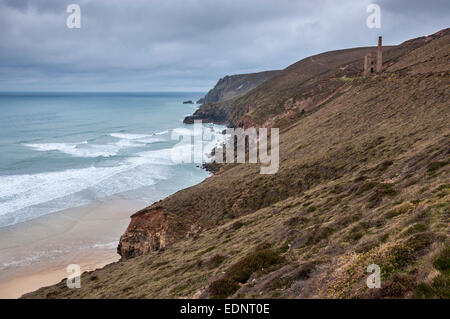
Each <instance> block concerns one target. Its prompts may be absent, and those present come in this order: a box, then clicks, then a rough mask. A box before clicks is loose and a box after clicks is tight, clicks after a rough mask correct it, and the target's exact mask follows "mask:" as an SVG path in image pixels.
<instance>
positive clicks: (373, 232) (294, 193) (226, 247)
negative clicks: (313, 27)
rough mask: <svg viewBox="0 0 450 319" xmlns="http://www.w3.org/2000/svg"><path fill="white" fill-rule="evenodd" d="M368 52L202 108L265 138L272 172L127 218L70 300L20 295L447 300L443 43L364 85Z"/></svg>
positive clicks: (449, 189)
mask: <svg viewBox="0 0 450 319" xmlns="http://www.w3.org/2000/svg"><path fill="white" fill-rule="evenodd" d="M370 50H372V48H358V49H349V50H342V51H334V52H327V53H324V54H321V55H317V56H314V57H310V58H307V59H304V60H302V61H300V62H297V63H296V64H294V65H292V66H290V67H288V68H286V69H285V70H283V71H282V72H281V73H279V74H278V75H276V76H274V77H273V78H271V79H269V80H268V81H266V82H264V83H263V84H261V85H260V86H258V87H257V88H256V89H254V90H251V91H250V92H248V93H247V94H245V95H243V96H240V97H238V98H237V99H235V100H234V101H233V102H232V103H230V102H227V103H225V104H224V103H223V102H219V103H216V104H209V105H208V106H207V108H203V111H205V110H210V108H211V110H212V109H214V108H215V110H216V112H218V114H220V115H221V116H223V117H222V118H221V120H223V121H224V122H226V123H228V124H229V125H235V126H244V127H247V126H249V125H256V126H271V127H280V169H279V172H278V173H277V174H274V175H260V174H259V165H254V164H227V165H224V166H223V167H222V168H221V170H220V172H219V173H217V174H216V175H214V176H212V177H210V178H208V179H206V180H205V181H203V182H202V183H200V184H198V185H196V186H194V187H191V188H188V189H185V190H182V191H180V192H178V193H176V194H173V195H172V196H169V197H168V198H166V199H165V200H163V201H160V202H158V203H155V204H154V205H152V206H150V207H149V208H147V209H144V210H142V211H140V212H138V213H136V214H135V215H133V216H132V220H131V223H130V226H129V227H128V229H127V231H126V232H125V234H124V235H123V236H122V238H121V241H120V245H119V248H118V251H119V253H120V254H121V255H122V261H120V262H118V263H115V264H111V265H108V266H106V267H105V268H104V269H101V270H97V271H94V272H90V273H85V274H83V276H82V288H81V289H73V290H71V289H67V287H66V286H65V282H64V281H63V282H61V283H59V284H57V285H55V286H52V287H47V288H42V289H40V290H38V291H36V292H33V293H31V294H27V295H25V297H26V298H42V297H45V298H92V297H99V298H168V297H192V298H198V297H202V298H217V297H234V298H259V297H267V298H299V297H300V298H315V297H325V298H380V297H395V298H411V297H445V298H449V297H450V291H449V288H448V287H449V286H450V268H449V260H450V241H449V237H448V235H449V231H450V228H449V221H450V206H449V202H450V178H449V172H450V169H449V163H450V126H449V124H448V123H450V115H449V114H450V112H449V111H450V105H449V102H448V101H449V96H450V85H449V83H450V81H449V78H450V70H449V65H450V64H449V62H450V58H449V53H450V30H449V29H446V30H443V31H441V32H438V33H436V34H434V35H432V36H429V37H422V38H418V39H414V40H410V41H407V42H405V43H403V44H401V45H399V46H395V47H390V48H387V49H386V50H385V60H384V68H385V71H384V72H383V73H382V74H379V75H375V76H371V77H364V76H362V75H361V73H362V63H363V57H364V54H366V53H367V52H368V51H370ZM201 109H202V108H201ZM218 109H219V110H220V111H217V110H218ZM203 111H202V112H203ZM205 112H206V111H205ZM208 112H209V111H208ZM208 112H206V113H202V116H203V115H205V118H209V119H211V120H215V118H214V117H215V115H214V116H211V113H208ZM198 115H199V114H198ZM370 264H377V265H379V266H380V267H381V279H382V288H381V289H368V288H367V286H366V279H367V276H368V274H367V267H368V266H369V265H370Z"/></svg>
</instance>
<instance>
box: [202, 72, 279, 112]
mask: <svg viewBox="0 0 450 319" xmlns="http://www.w3.org/2000/svg"><path fill="white" fill-rule="evenodd" d="M278 73H279V71H266V72H259V73H250V74H237V75H227V76H225V77H224V78H222V79H220V80H219V81H218V82H217V84H216V86H215V87H214V88H213V89H211V90H210V91H209V92H208V94H206V95H205V97H204V98H203V99H204V100H203V101H202V102H203V103H204V104H206V103H214V102H219V101H222V100H226V99H229V98H233V97H236V96H238V95H242V94H245V93H247V92H248V91H250V90H252V89H254V88H255V87H257V86H258V85H260V84H262V83H263V82H265V81H267V80H268V79H270V78H271V77H273V76H275V75H277V74H278Z"/></svg>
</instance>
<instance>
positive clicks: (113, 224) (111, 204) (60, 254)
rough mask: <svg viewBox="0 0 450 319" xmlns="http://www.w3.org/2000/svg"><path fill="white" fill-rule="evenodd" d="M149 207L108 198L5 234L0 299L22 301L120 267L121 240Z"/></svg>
mask: <svg viewBox="0 0 450 319" xmlns="http://www.w3.org/2000/svg"><path fill="white" fill-rule="evenodd" d="M145 206H147V204H146V203H144V202H141V201H136V200H125V199H119V198H108V199H104V200H102V201H98V202H94V203H91V204H89V205H85V206H80V207H76V208H70V209H67V210H63V211H60V212H57V213H53V214H49V215H45V216H41V217H39V218H36V219H33V220H31V221H28V222H24V223H19V224H16V225H12V226H8V227H4V228H1V229H0V298H19V297H20V296H21V295H23V294H24V293H27V292H31V291H34V290H36V289H38V288H40V287H44V286H49V285H52V284H55V283H58V282H59V281H61V280H62V279H64V278H66V277H67V275H68V273H67V272H66V267H67V266H68V265H70V264H78V265H80V267H81V272H84V271H91V270H94V269H96V268H101V267H103V266H105V265H106V264H109V263H111V262H114V261H117V260H118V259H119V255H117V253H116V247H117V244H118V240H119V238H120V236H121V235H122V233H123V232H124V231H125V229H126V227H127V226H128V223H129V221H130V218H129V217H130V216H131V215H132V214H133V213H135V212H136V211H137V210H139V209H141V208H144V207H145Z"/></svg>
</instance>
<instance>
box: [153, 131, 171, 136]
mask: <svg viewBox="0 0 450 319" xmlns="http://www.w3.org/2000/svg"><path fill="white" fill-rule="evenodd" d="M167 133H169V131H167V130H166V131H161V132H156V133H154V134H153V135H164V134H167Z"/></svg>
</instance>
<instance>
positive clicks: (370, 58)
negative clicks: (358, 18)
mask: <svg viewBox="0 0 450 319" xmlns="http://www.w3.org/2000/svg"><path fill="white" fill-rule="evenodd" d="M382 41H383V40H382V37H378V50H377V53H376V54H375V53H374V52H371V53H369V54H367V55H366V56H365V57H364V75H371V74H375V73H380V72H381V71H382V70H383V42H382Z"/></svg>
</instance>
